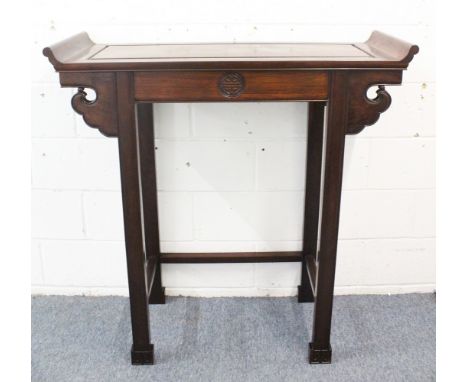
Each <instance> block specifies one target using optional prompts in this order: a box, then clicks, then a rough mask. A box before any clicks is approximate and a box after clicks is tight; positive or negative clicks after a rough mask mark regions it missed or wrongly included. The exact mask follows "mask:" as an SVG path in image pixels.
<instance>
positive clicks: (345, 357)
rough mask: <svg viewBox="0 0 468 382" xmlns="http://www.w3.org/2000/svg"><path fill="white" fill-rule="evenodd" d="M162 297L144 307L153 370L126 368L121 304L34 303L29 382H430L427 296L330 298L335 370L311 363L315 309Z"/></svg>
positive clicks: (125, 319) (125, 308)
mask: <svg viewBox="0 0 468 382" xmlns="http://www.w3.org/2000/svg"><path fill="white" fill-rule="evenodd" d="M296 301H297V300H296V298H210V299H202V298H185V297H175V298H168V299H167V303H166V304H165V305H151V308H150V310H151V330H152V340H153V343H154V345H155V356H156V360H157V363H156V364H155V365H152V366H131V365H130V354H129V350H130V346H131V333H130V314H129V304H128V299H126V298H122V297H59V296H48V297H45V296H41V297H39V296H38V297H33V298H32V381H47V382H55V381H60V382H65V381H67V382H71V381H87V382H89V381H99V382H104V381H164V382H171V381H177V382H184V381H207V382H208V381H215V382H217V381H226V382H230V381H252V382H253V381H255V382H260V381H281V382H284V381H293V382H296V381H346V382H354V381H356V382H357V381H359V382H364V381H372V382H387V381H398V382H400V381H434V380H435V305H436V304H435V295H432V294H411V295H396V296H338V297H336V298H335V304H334V315H333V332H332V347H333V363H332V364H331V365H309V364H308V362H307V349H308V342H309V341H310V335H311V322H312V307H313V304H298V303H297V302H296Z"/></svg>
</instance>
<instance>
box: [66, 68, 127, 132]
mask: <svg viewBox="0 0 468 382" xmlns="http://www.w3.org/2000/svg"><path fill="white" fill-rule="evenodd" d="M60 82H61V84H62V86H65V87H77V88H78V90H77V92H76V94H75V95H73V97H72V100H71V104H72V107H73V110H75V111H76V112H77V113H78V114H80V115H81V116H83V120H84V121H85V123H86V124H87V125H88V126H90V127H93V128H96V129H98V130H99V131H100V132H101V134H103V135H105V136H106V137H116V136H117V135H118V128H117V115H116V110H117V108H116V98H115V97H116V96H115V82H114V75H113V74H112V73H84V72H83V73H71V72H62V73H60ZM85 88H91V89H93V90H94V91H95V92H96V99H94V100H89V99H88V98H87V93H86V91H85Z"/></svg>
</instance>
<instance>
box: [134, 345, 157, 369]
mask: <svg viewBox="0 0 468 382" xmlns="http://www.w3.org/2000/svg"><path fill="white" fill-rule="evenodd" d="M153 364H154V346H153V344H149V345H148V346H147V347H146V348H142V349H138V350H136V349H135V348H134V346H132V365H153Z"/></svg>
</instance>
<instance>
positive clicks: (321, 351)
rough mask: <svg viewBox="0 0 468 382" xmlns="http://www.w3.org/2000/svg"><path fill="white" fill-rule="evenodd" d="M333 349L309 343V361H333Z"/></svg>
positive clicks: (312, 362) (313, 362) (315, 362)
mask: <svg viewBox="0 0 468 382" xmlns="http://www.w3.org/2000/svg"><path fill="white" fill-rule="evenodd" d="M331 357H332V349H331V346H330V345H328V347H325V348H323V347H320V348H318V347H315V346H314V344H313V343H312V342H310V343H309V363H311V364H317V363H331Z"/></svg>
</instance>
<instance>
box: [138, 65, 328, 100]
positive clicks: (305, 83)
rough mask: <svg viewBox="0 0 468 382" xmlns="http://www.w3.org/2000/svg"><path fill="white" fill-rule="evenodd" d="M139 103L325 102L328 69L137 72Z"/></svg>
mask: <svg viewBox="0 0 468 382" xmlns="http://www.w3.org/2000/svg"><path fill="white" fill-rule="evenodd" d="M134 79H135V81H134V84H135V85H134V86H135V100H136V101H139V102H226V101H227V102H229V101H230V102H240V101H323V100H326V99H327V98H328V72H327V71H318V70H310V71H308V70H307V71H304V70H301V71H298V70H281V71H274V70H272V71H270V70H245V71H153V72H135V77H134Z"/></svg>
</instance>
